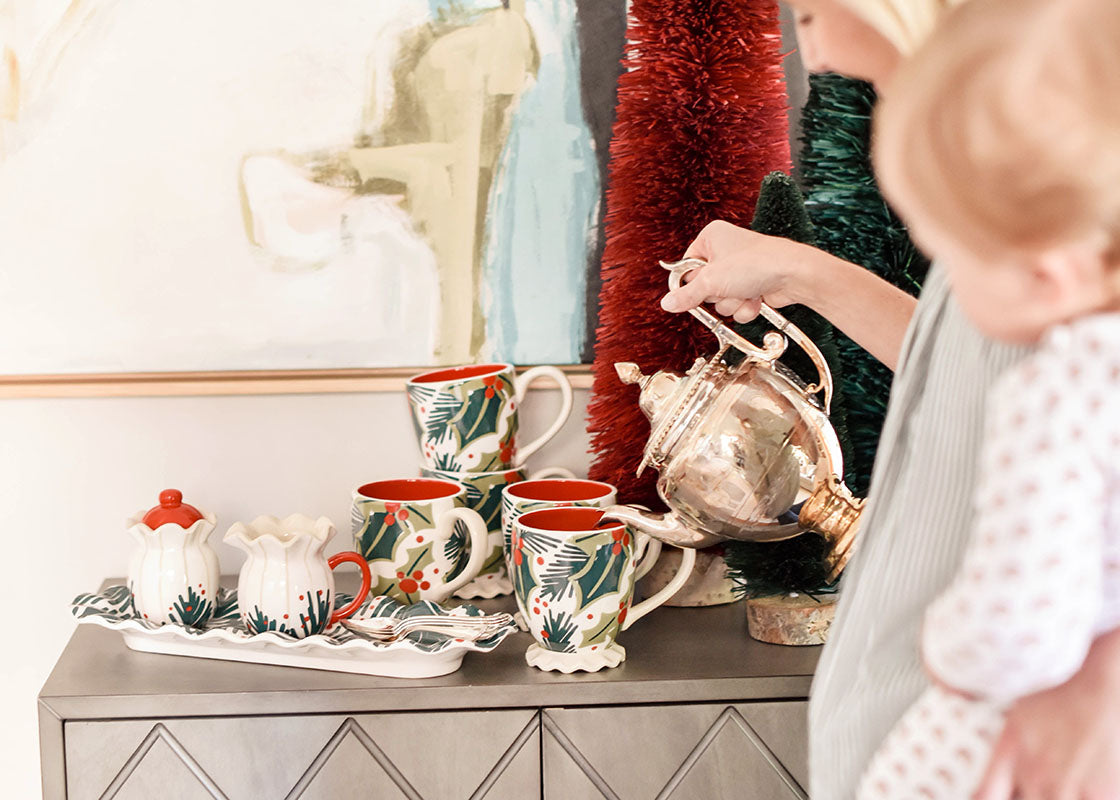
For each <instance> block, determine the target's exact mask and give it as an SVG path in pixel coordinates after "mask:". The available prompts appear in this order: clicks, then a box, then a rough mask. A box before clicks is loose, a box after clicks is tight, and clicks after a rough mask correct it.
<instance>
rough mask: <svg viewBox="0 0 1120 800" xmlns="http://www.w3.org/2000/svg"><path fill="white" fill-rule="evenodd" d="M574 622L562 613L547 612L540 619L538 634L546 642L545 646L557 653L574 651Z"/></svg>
mask: <svg viewBox="0 0 1120 800" xmlns="http://www.w3.org/2000/svg"><path fill="white" fill-rule="evenodd" d="M576 630H577V628H576V624H575V623H574V622H572V620H571V618H570V617H568V615H567V614H564V613H554V612H552V611H549V612H547V613H546V614H545V615H544V619H543V620H542V621H541V630H540V635H541V638H543V639H544V640H545V641H546V642H547V643H548V644H546V645H545V647H546V648H547V649H549V650H555V651H556V652H558V653H574V652H575V651H576V648H575V645H574V644H572V637H573V636H574V635H575V633H576Z"/></svg>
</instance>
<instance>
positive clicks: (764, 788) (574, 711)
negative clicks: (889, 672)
mask: <svg viewBox="0 0 1120 800" xmlns="http://www.w3.org/2000/svg"><path fill="white" fill-rule="evenodd" d="M541 735H542V736H543V737H544V738H543V743H542V750H543V754H544V758H543V770H544V775H543V778H544V797H545V800H571V798H575V797H579V798H589V799H590V798H600V797H602V798H607V800H630V799H631V798H643V800H644V798H651V800H652V798H657V799H658V800H693V799H695V800H720V799H721V798H727V799H728V800H732V799H734V800H744V798H748V799H750V800H799V799H800V800H805V798H806V797H807V795H806V793H805V789H804V788H803V787H805V786H806V785H807V784H808V746H807V741H808V704H807V703H806V702H805V701H787V702H760V703H737V704H733V705H726V704H715V703H713V704H691V705H657V706H614V707H594V708H547V709H545V710H544V711H543V712H542V718H541Z"/></svg>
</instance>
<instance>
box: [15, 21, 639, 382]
mask: <svg viewBox="0 0 1120 800" xmlns="http://www.w3.org/2000/svg"><path fill="white" fill-rule="evenodd" d="M624 21H625V0H392V1H391V2H386V1H385V0H335V1H334V2H331V3H309V2H306V1H305V0H267V1H266V0H236V1H235V2H230V0H165V2H160V3H152V2H150V0H0V339H2V340H3V341H7V342H15V341H19V342H21V343H26V344H21V346H20V347H18V348H14V347H13V348H0V373H7V374H35V373H59V372H62V373H65V372H133V371H191V370H246V369H247V370H252V369H304V368H307V369H310V368H318V369H322V368H339V367H392V366H419V365H429V364H447V363H463V362H468V361H474V360H479V359H488V360H504V361H513V362H515V363H545V362H547V363H561V364H562V363H579V362H581V361H586V360H587V348H586V343H587V341H588V340H589V338H590V336H589V334H590V331H589V330H588V326H589V319H593V315H594V309H593V306H594V300H595V298H594V294H595V291H594V290H595V287H594V286H593V285H591V284H589V275H591V274H593V273H595V272H597V267H598V254H599V252H600V248H601V230H600V228H601V224H600V220H601V215H602V200H601V198H602V193H603V183H604V179H603V174H604V170H605V151H606V146H607V141H608V136H609V129H610V124H611V120H612V114H613V103H614V91H613V89H614V86H615V83H616V79H617V76H618V71H619V69H620V66H619V57H620V54H621V51H622V36H623V30H624Z"/></svg>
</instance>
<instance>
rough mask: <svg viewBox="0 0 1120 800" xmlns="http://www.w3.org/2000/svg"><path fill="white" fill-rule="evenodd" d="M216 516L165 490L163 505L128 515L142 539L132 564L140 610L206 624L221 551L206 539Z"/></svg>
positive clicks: (131, 582) (157, 617)
mask: <svg viewBox="0 0 1120 800" xmlns="http://www.w3.org/2000/svg"><path fill="white" fill-rule="evenodd" d="M214 523H215V519H214V515H213V514H207V513H204V512H202V511H199V510H198V509H197V508H195V507H194V506H192V505H188V504H186V503H184V502H183V493H182V492H180V491H179V490H177V489H165V490H164V491H163V492H161V493H160V496H159V505H158V506H155V507H154V508H152V509H149V510H148V511H147V512H139V513H137V514H136V516H134V517H132V518H130V519H129V520H128V525H129V527H128V532H129V534H130V535H131V536H132V538H134V539H135V540H136V542H137V548H136V550H135V551H134V552H133V555H132V560H131V561H130V563H129V568H128V587H129V590H130V591H131V592H132V602H133V604H134V605H135V606H136V612H137V613H138V614H140V615H141V616H143V618H144V619H146V620H148V621H150V622H156V623H173V624H177V625H185V626H196V627H198V626H201V625H203V624H204V623H205V622H207V621H208V620H209V619H210V617H211V616H213V614H214V600H215V597H216V596H217V591H218V555H217V553H215V552H214V550H213V548H211V547H210V545H209V544H208V543H207V541H206V540H207V538H208V537H209V536H210V534H211V533H213V531H214Z"/></svg>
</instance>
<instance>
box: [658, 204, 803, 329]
mask: <svg viewBox="0 0 1120 800" xmlns="http://www.w3.org/2000/svg"><path fill="white" fill-rule="evenodd" d="M805 247H806V245H802V244H798V243H797V242H793V241H790V240H789V239H782V238H779V237H776V236H766V235H764V234H761V233H755V232H754V231H752V230H748V229H747V228H740V227H737V226H735V225H732V224H731V223H730V222H723V221H716V222H712V223H709V224H708V225H707V226H706V227H705V228H704V230H702V231H701V232H700V235H699V236H698V237H696V240H695V241H693V242H692V244H691V245H689V247H688V250H687V251H686V252H685V258H701V259H704V260H705V261H707V262H708V263H707V264H706V265H704V266H703V267H700V268H698V269H696V270H693V271H692V272H690V273H689V274H688V275H687V276H685V280H686V283H685V284H684V285H682V286H681V287H680V288H679V289H676V290H674V291H672V292H669V293H668V294H667V295H665V296H664V297H663V298H662V299H661V307H662V308H663V309H664V310H666V311H672V312H680V311H688V310H689V309H692V308H695V307H696V306H698V305H700V304H701V303H714V304H715V308H716V311H717V312H718V313H720V314H722V315H724V316H726V317H734V318H735V320H736V321H737V322H749V321H750V320H752V319H754V318H755V317H756V316H758V312H759V306H760V304H761V303H762V302H763V301H765V302H766V303H767V304H769V305H771V306H773V307H775V308H781V307H782V306H786V305H789V304H790V303H796V302H797V299H796V298H795V297H794V296H793V295H792V292H791V291H790V289H789V284H790V280H789V279H790V276H791V274H792V272H793V271H794V270H795V269H796V265H797V263H798V253H799V251H800V249H801V248H805Z"/></svg>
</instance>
